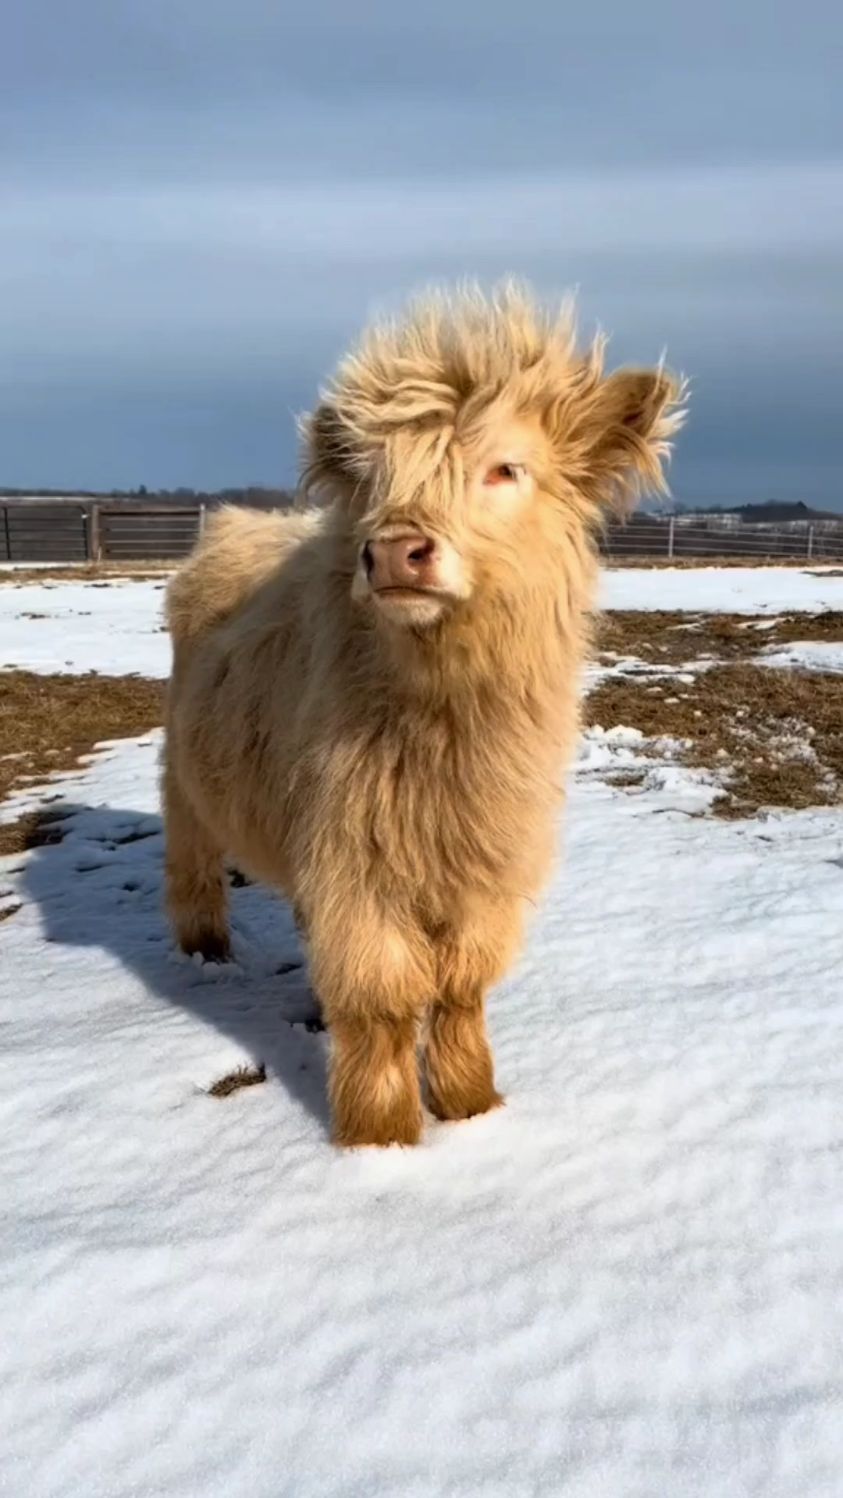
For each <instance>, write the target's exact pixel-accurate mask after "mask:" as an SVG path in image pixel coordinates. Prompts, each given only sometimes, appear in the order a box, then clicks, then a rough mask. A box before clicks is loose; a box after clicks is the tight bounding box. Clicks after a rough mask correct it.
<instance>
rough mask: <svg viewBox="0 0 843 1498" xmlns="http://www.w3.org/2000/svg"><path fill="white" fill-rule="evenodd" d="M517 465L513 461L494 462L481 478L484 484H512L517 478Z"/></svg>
mask: <svg viewBox="0 0 843 1498" xmlns="http://www.w3.org/2000/svg"><path fill="white" fill-rule="evenodd" d="M518 472H519V470H518V466H517V464H515V463H496V464H495V466H494V468H490V469H489V472H488V473H487V474H486V477H485V479H484V480H483V482H484V484H514V483H516V482H517V480H518Z"/></svg>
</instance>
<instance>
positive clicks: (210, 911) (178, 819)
mask: <svg viewBox="0 0 843 1498" xmlns="http://www.w3.org/2000/svg"><path fill="white" fill-rule="evenodd" d="M163 790H164V820H165V833H166V862H165V872H166V886H167V908H168V910H169V913H170V919H171V921H172V923H173V928H174V930H175V933H176V939H177V941H178V943H179V946H180V947H181V949H182V951H183V952H188V953H191V954H192V953H193V952H200V953H201V954H202V956H203V957H204V958H205V959H206V961H208V962H226V961H227V959H228V957H229V956H230V944H229V935H228V892H227V888H226V884H225V879H224V869H223V859H222V850H221V849H220V847H219V846H218V844H217V843H216V842H215V840H214V838H213V837H212V836H211V834H210V833H209V832H208V830H207V828H206V827H205V826H204V824H203V823H202V822H200V821H199V818H198V817H197V816H196V813H195V812H194V810H193V808H192V807H191V805H190V804H189V802H188V801H187V799H186V797H185V795H184V792H183V790H182V788H181V786H180V785H179V783H178V781H177V779H176V776H175V773H174V772H173V770H172V768H171V767H170V766H167V767H166V769H165V771H164V785H163Z"/></svg>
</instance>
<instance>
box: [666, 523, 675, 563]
mask: <svg viewBox="0 0 843 1498" xmlns="http://www.w3.org/2000/svg"><path fill="white" fill-rule="evenodd" d="M675 531H676V516H675V515H671V517H670V520H669V521H668V525H667V554H668V556H669V557H670V558H672V557H673V541H674V533H675Z"/></svg>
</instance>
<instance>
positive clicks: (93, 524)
mask: <svg viewBox="0 0 843 1498" xmlns="http://www.w3.org/2000/svg"><path fill="white" fill-rule="evenodd" d="M101 560H102V542H101V540H100V507H99V505H88V561H89V562H99V561H101Z"/></svg>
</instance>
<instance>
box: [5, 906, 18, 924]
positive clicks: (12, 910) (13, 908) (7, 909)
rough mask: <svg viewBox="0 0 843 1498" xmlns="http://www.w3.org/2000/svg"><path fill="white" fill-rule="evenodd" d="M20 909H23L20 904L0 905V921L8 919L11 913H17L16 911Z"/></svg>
mask: <svg viewBox="0 0 843 1498" xmlns="http://www.w3.org/2000/svg"><path fill="white" fill-rule="evenodd" d="M22 909H23V907H22V906H21V905H3V906H1V907H0V923H2V922H3V921H8V920H10V919H11V917H12V916H13V915H17V913H18V911H19V910H22Z"/></svg>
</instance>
